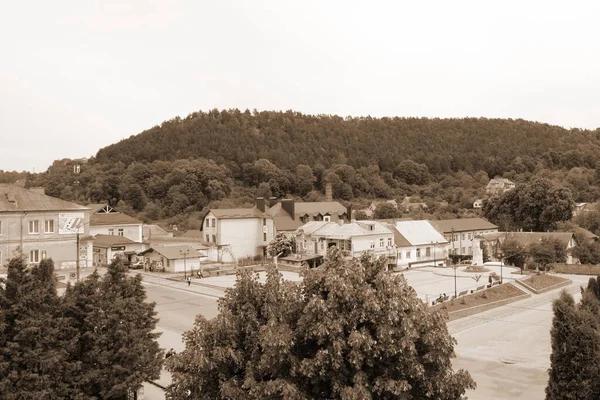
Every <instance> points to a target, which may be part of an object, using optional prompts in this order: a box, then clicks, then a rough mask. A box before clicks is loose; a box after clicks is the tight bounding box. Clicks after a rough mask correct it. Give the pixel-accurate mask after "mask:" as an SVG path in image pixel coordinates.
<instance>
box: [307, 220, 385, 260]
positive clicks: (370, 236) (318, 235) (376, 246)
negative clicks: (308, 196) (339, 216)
mask: <svg viewBox="0 0 600 400" xmlns="http://www.w3.org/2000/svg"><path fill="white" fill-rule="evenodd" d="M295 237H296V247H297V249H296V252H297V253H299V254H302V255H305V254H309V255H322V256H325V255H326V254H327V250H328V249H329V248H330V247H332V246H336V247H337V248H338V249H340V250H342V252H343V253H344V254H345V255H346V256H347V257H349V258H353V257H359V256H360V255H361V254H363V253H364V252H368V253H372V254H374V255H385V256H387V255H389V252H390V250H392V249H394V232H393V230H392V229H390V228H389V227H387V226H386V225H385V224H383V223H381V222H377V221H351V222H349V223H344V222H343V221H338V222H326V221H310V222H307V223H306V224H304V225H302V226H301V227H299V228H298V229H297V230H296V231H295Z"/></svg>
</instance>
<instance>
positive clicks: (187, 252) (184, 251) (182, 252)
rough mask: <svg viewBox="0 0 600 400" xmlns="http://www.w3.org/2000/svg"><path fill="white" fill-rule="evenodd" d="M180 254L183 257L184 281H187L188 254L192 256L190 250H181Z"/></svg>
mask: <svg viewBox="0 0 600 400" xmlns="http://www.w3.org/2000/svg"><path fill="white" fill-rule="evenodd" d="M179 253H180V254H181V255H183V279H184V280H186V279H187V271H186V269H187V268H186V257H187V255H188V254H190V250H189V249H188V250H179Z"/></svg>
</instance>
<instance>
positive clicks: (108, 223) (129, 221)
mask: <svg viewBox="0 0 600 400" xmlns="http://www.w3.org/2000/svg"><path fill="white" fill-rule="evenodd" d="M87 207H89V208H91V209H92V215H91V216H90V234H91V235H92V236H96V235H117V236H124V237H126V238H128V239H131V240H133V241H134V242H138V243H141V242H142V236H143V235H142V226H143V225H144V224H143V222H142V221H140V220H138V219H135V218H133V217H130V216H129V215H127V214H123V213H122V212H119V211H117V210H116V209H115V208H113V207H111V206H109V205H108V204H88V205H87Z"/></svg>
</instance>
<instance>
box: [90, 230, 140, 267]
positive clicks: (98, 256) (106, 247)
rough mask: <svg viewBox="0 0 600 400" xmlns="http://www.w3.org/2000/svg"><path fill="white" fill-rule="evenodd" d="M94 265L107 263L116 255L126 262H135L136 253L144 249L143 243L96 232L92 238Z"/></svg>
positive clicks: (129, 263)
mask: <svg viewBox="0 0 600 400" xmlns="http://www.w3.org/2000/svg"><path fill="white" fill-rule="evenodd" d="M93 247H94V258H93V260H94V266H95V267H99V266H103V265H106V264H108V263H109V262H110V261H111V260H112V259H113V258H115V257H116V256H118V255H119V256H122V257H123V258H124V259H125V260H126V264H128V265H132V264H135V263H136V262H137V253H139V252H141V251H143V250H144V244H143V243H139V242H135V241H133V240H131V239H129V238H126V237H125V236H119V235H103V234H97V235H96V236H95V237H94V240H93Z"/></svg>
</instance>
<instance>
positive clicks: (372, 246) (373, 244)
mask: <svg viewBox="0 0 600 400" xmlns="http://www.w3.org/2000/svg"><path fill="white" fill-rule="evenodd" d="M370 247H371V248H372V249H374V248H375V242H374V241H372V240H371V246H370Z"/></svg>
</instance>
